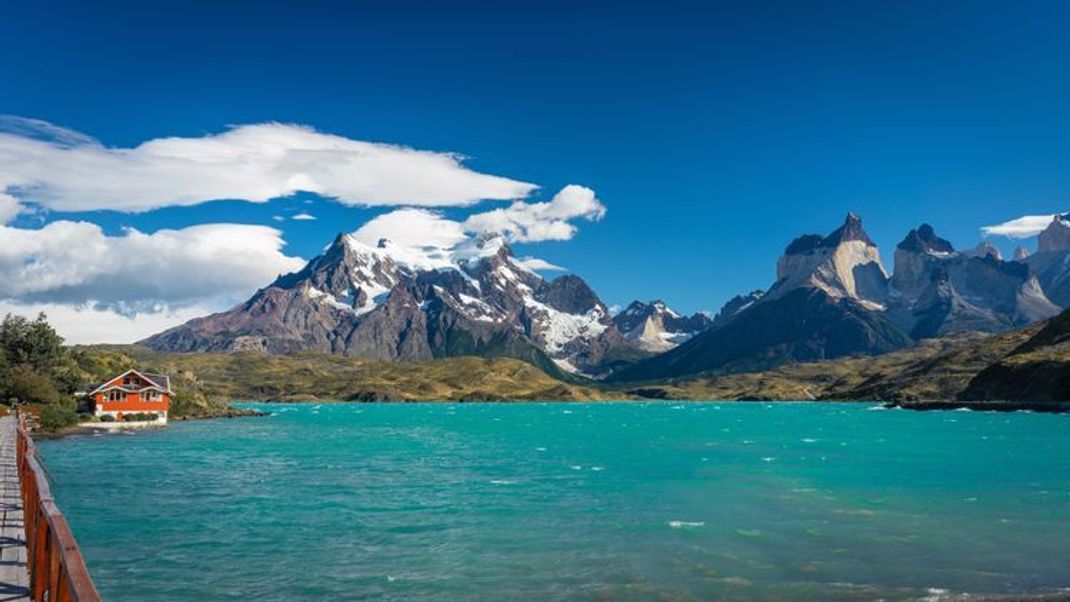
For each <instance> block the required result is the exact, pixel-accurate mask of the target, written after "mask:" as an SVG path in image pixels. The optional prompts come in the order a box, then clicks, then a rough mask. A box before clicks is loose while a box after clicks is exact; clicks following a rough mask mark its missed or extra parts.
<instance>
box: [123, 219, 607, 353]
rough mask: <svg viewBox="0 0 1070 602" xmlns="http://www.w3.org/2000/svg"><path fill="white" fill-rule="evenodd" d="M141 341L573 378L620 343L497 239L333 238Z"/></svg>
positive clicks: (571, 292) (570, 285)
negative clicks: (297, 263)
mask: <svg viewBox="0 0 1070 602" xmlns="http://www.w3.org/2000/svg"><path fill="white" fill-rule="evenodd" d="M144 344H146V345H148V346H149V347H152V348H154V349H158V350H167V351H210V350H242V349H256V350H261V351H266V352H271V353H289V352H295V351H320V352H325V353H337V354H343V355H349V356H357V357H368V358H375V359H383V360H400V359H413V360H415V359H431V358H434V357H446V356H457V355H482V356H509V357H517V358H520V359H525V360H528V361H531V362H533V363H536V364H537V365H540V366H543V367H544V368H551V369H552V368H553V366H556V367H557V368H560V369H563V370H566V371H570V372H580V371H585V370H595V369H596V368H597V366H598V365H599V363H601V362H602V360H603V359H604V358H605V356H606V354H607V353H608V352H609V351H611V350H612V349H614V348H617V347H621V346H624V345H625V342H624V341H623V338H622V337H621V336H620V333H619V332H618V331H617V329H616V327H615V325H614V323H613V320H612V318H611V317H610V315H609V310H608V309H607V307H606V306H605V304H603V303H602V301H601V300H600V299H599V298H598V296H597V295H596V294H595V293H594V291H592V290H591V289H590V287H588V286H587V284H586V283H585V282H584V281H583V280H582V279H581V278H579V277H577V276H561V277H559V278H556V279H554V280H545V279H543V278H542V277H541V276H539V275H538V274H537V273H535V272H534V271H532V270H530V269H528V268H527V267H525V266H524V264H523V263H522V262H521V261H519V260H517V259H516V258H515V257H514V256H513V253H512V250H511V249H510V248H509V245H508V244H507V243H506V241H505V240H504V239H503V238H501V237H490V238H483V239H479V240H468V241H465V242H463V243H460V244H458V245H455V246H450V247H438V246H433V245H432V246H411V245H402V244H395V243H392V242H391V241H389V240H386V239H382V240H379V241H378V243H377V244H374V245H372V244H368V242H367V241H362V240H360V239H358V238H357V237H355V236H354V235H351V234H341V235H339V236H338V237H337V238H336V239H335V241H334V242H333V243H332V244H331V245H330V246H329V247H327V249H326V250H325V251H324V253H323V254H322V255H320V256H319V257H317V258H315V259H313V260H312V261H310V262H309V263H308V265H306V266H305V268H304V269H302V270H301V271H300V272H297V273H294V274H288V275H285V276H281V277H279V278H278V279H277V280H276V281H275V282H274V283H272V284H271V285H269V286H267V287H265V288H263V289H261V290H259V291H257V293H256V294H254V295H253V297H252V298H250V299H249V300H248V301H246V302H245V303H243V304H241V305H239V306H237V307H235V308H233V309H231V310H229V311H226V312H223V313H219V314H214V315H211V316H207V317H204V318H198V319H195V320H191V321H190V322H188V323H186V324H183V325H181V326H178V327H175V328H172V329H170V330H167V331H165V332H162V333H160V334H157V335H154V336H152V337H150V338H149V339H146V340H145V341H144ZM551 364H552V365H551Z"/></svg>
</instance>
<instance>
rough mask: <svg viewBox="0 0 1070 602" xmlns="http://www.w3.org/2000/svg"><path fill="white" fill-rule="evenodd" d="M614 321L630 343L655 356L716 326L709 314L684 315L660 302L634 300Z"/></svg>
mask: <svg viewBox="0 0 1070 602" xmlns="http://www.w3.org/2000/svg"><path fill="white" fill-rule="evenodd" d="M613 321H614V322H615V323H616V325H617V329H618V330H620V332H621V333H623V335H624V338H625V339H626V340H628V341H630V342H632V343H634V344H635V345H636V346H637V347H639V348H640V349H642V350H644V351H650V352H654V353H660V352H662V351H668V350H669V349H672V348H674V347H676V346H678V345H679V344H680V343H683V342H684V341H687V340H688V339H690V338H691V337H693V336H695V335H696V334H698V333H700V332H702V331H703V330H706V329H707V328H709V327H710V324H712V321H711V320H710V318H709V317H707V316H706V315H705V314H701V313H696V314H693V315H691V316H682V315H680V314H678V313H676V312H675V311H673V310H672V308H670V307H669V306H667V305H665V302H663V301H660V300H655V301H650V302H648V303H643V302H642V301H632V303H631V304H630V305H628V307H627V308H626V309H625V310H624V311H622V312H620V313H619V314H617V315H616V316H614V317H613Z"/></svg>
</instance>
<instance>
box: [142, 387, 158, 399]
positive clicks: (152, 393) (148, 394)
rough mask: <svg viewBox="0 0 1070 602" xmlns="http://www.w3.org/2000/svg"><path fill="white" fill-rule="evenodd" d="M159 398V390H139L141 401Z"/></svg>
mask: <svg viewBox="0 0 1070 602" xmlns="http://www.w3.org/2000/svg"><path fill="white" fill-rule="evenodd" d="M159 399H160V392H159V391H157V390H155V389H149V390H147V391H142V392H141V401H157V400H159Z"/></svg>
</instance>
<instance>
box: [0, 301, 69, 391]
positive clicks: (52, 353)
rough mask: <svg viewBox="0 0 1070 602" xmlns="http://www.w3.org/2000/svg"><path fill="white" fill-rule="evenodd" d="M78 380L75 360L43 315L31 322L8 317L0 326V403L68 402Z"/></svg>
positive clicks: (11, 316)
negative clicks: (0, 401)
mask: <svg viewBox="0 0 1070 602" xmlns="http://www.w3.org/2000/svg"><path fill="white" fill-rule="evenodd" d="M82 380H83V373H82V371H81V370H80V369H79V367H78V364H77V362H76V361H75V358H74V357H73V355H72V354H71V352H70V351H69V350H68V349H67V348H65V347H64V346H63V338H62V337H60V336H59V335H58V334H57V333H56V331H55V330H54V329H53V328H52V326H50V325H49V324H48V320H47V319H46V318H45V315H44V314H41V315H39V316H38V317H37V319H36V320H32V321H31V320H27V319H26V318H23V317H21V316H13V315H8V316H6V317H5V318H4V320H3V322H2V323H0V400H3V401H7V402H15V401H22V402H29V403H45V404H48V403H56V402H58V401H61V400H69V399H70V398H71V395H72V394H73V393H74V392H75V390H77V388H78V386H79V384H81V382H82Z"/></svg>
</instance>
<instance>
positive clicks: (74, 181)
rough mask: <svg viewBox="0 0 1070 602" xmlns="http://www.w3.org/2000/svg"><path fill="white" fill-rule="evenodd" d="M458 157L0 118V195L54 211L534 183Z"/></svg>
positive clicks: (300, 139) (263, 130)
mask: <svg viewBox="0 0 1070 602" xmlns="http://www.w3.org/2000/svg"><path fill="white" fill-rule="evenodd" d="M464 159H465V158H464V157H463V156H461V155H458V154H455V153H445V152H433V151H422V150H416V149H412V148H408V147H404V146H397V145H391V144H381V143H373V142H364V141H360V140H353V139H350V138H345V137H343V136H335V135H331V134H324V133H320V132H317V131H315V130H313V129H312V128H309V127H305V126H300V125H289V124H281V123H264V124H257V125H243V126H237V127H233V128H231V129H229V130H227V131H225V132H223V133H220V134H209V135H205V136H201V137H198V138H179V137H172V138H157V139H153V140H148V141H146V142H143V143H142V144H140V145H138V146H135V147H132V148H109V147H106V146H104V145H102V144H101V143H99V142H97V141H95V140H93V139H92V138H89V137H88V136H85V135H84V134H80V133H78V132H73V131H70V130H65V129H63V128H59V127H57V126H54V125H52V124H49V123H47V122H43V121H38V120H29V119H23V118H18V117H7V118H4V119H2V120H0V192H6V193H8V194H10V195H12V196H14V197H15V198H17V199H19V200H20V201H23V202H33V203H39V204H41V205H42V206H44V207H47V208H49V209H54V210H60V211H89V210H97V209H113V210H117V211H128V212H136V211H147V210H151V209H155V208H158V207H164V206H174V205H196V204H198V203H202V202H205V201H210V200H215V199H241V200H246V201H251V202H265V201H267V200H270V199H273V198H278V197H284V196H288V195H291V194H293V193H295V192H297V191H308V192H313V193H316V194H320V195H322V196H326V197H331V198H335V199H337V200H338V201H339V202H342V203H344V204H347V205H417V206H429V207H442V206H464V205H471V204H473V203H476V202H478V201H480V200H483V199H496V200H509V199H520V198H524V197H525V196H527V195H528V194H529V193H531V192H532V191H533V190H535V188H536V186H535V185H533V184H528V183H525V182H520V181H517V180H512V179H509V178H504V177H500V176H494V175H488V174H483V173H478V172H475V171H472V170H470V169H468V168H467V167H465V165H464V163H463V162H464Z"/></svg>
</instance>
